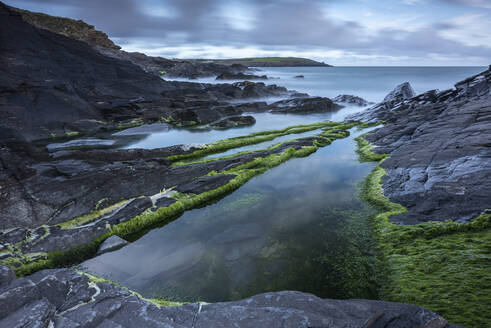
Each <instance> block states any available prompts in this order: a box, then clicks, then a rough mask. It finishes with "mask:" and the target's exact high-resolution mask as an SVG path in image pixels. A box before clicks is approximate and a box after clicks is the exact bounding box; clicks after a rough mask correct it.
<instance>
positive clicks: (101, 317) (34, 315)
mask: <svg viewBox="0 0 491 328" xmlns="http://www.w3.org/2000/svg"><path fill="white" fill-rule="evenodd" d="M0 274H1V280H0V283H1V284H0V326H1V327H64V328H68V327H79V328H82V327H87V328H89V327H168V328H170V327H175V328H179V327H187V328H189V327H196V328H198V327H203V328H205V327H206V328H209V327H216V328H220V327H223V328H225V327H270V328H275V327H295V328H299V327H305V328H307V327H323V328H329V327H332V328H334V327H364V328H375V327H387V328H391V327H394V328H396V327H421V328H445V327H450V326H449V325H448V324H447V321H446V320H445V319H444V318H442V317H440V316H439V315H437V314H435V313H433V312H431V311H428V310H426V309H424V308H421V307H418V306H414V305H406V304H402V303H390V302H381V301H369V300H331V299H321V298H318V297H316V296H314V295H311V294H306V293H301V292H294V291H283V292H276V293H265V294H260V295H256V296H253V297H250V298H247V299H244V300H241V301H235V302H223V303H214V304H206V303H200V304H198V303H193V304H187V305H182V306H167V307H162V306H157V305H155V304H154V303H152V302H150V301H148V300H145V299H142V298H140V297H138V296H137V295H136V294H135V293H132V292H131V291H129V290H127V289H124V288H122V287H119V286H116V285H114V284H112V283H110V282H103V281H101V280H98V279H91V278H89V277H88V276H86V275H82V274H79V273H77V272H74V271H72V270H69V269H55V270H43V271H40V272H37V273H35V274H33V275H31V276H28V277H26V278H18V279H15V276H14V275H13V272H12V271H10V270H9V269H8V268H7V267H4V266H0Z"/></svg>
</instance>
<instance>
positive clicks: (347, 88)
mask: <svg viewBox="0 0 491 328" xmlns="http://www.w3.org/2000/svg"><path fill="white" fill-rule="evenodd" d="M260 69H261V71H260V72H257V73H258V75H263V74H266V75H267V76H268V77H271V78H273V79H270V80H267V81H264V82H265V83H266V84H278V85H281V86H284V87H286V88H288V89H292V90H297V91H299V92H305V93H308V94H309V95H311V96H322V97H329V98H333V97H336V96H337V95H339V94H350V95H355V96H359V97H362V98H365V99H366V100H368V101H372V102H380V101H382V99H384V97H385V95H387V93H389V92H390V91H391V90H392V89H394V87H395V86H396V85H398V84H401V83H403V82H409V83H411V85H412V86H413V88H414V91H415V92H416V94H419V93H423V92H425V91H428V90H432V89H439V90H445V89H449V88H452V87H453V86H454V84H455V83H456V82H459V81H461V80H464V79H466V78H468V77H470V76H471V75H474V74H477V73H479V72H482V71H485V70H486V69H487V67H476V66H474V67H472V66H466V67H455V66H454V67H441V66H440V67H342V66H340V67H261V68H260ZM259 73H260V74H259ZM297 75H303V76H304V78H303V79H299V78H295V76H297ZM274 78H277V79H274ZM198 81H199V82H209V83H216V81H214V79H213V78H207V79H200V80H198Z"/></svg>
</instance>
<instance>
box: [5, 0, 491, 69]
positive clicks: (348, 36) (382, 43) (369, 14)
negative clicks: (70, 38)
mask: <svg viewBox="0 0 491 328" xmlns="http://www.w3.org/2000/svg"><path fill="white" fill-rule="evenodd" d="M4 1H5V2H6V3H7V4H8V5H11V6H14V7H19V8H23V9H27V10H31V11H37V12H44V13H47V14H50V15H56V16H64V17H70V18H75V19H82V20H84V21H85V22H87V23H89V24H92V25H94V26H95V27H96V28H97V29H98V30H102V31H104V32H106V33H107V34H108V35H109V37H110V38H111V39H112V40H113V41H114V42H115V43H116V44H118V45H120V46H121V47H122V48H123V50H126V51H138V52H143V53H146V54H147V55H155V56H162V57H167V58H239V57H258V56H297V57H307V58H312V59H315V60H319V61H324V62H326V63H329V64H332V65H337V66H420V65H421V66H427V65H428V66H433V65H434V66H454V65H455V66H484V65H489V64H491V0H311V1H300V0H4Z"/></svg>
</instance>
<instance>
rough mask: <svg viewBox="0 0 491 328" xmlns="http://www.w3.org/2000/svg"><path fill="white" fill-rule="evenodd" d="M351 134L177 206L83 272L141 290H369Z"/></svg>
mask: <svg viewBox="0 0 491 328" xmlns="http://www.w3.org/2000/svg"><path fill="white" fill-rule="evenodd" d="M360 133H361V132H358V131H355V130H352V136H350V137H348V138H346V139H341V140H337V141H335V142H334V143H333V144H332V145H330V146H328V147H324V148H321V149H319V150H318V151H317V152H316V153H314V154H312V155H310V156H309V157H308V158H299V159H292V160H290V161H288V162H286V163H284V164H282V165H280V166H279V167H276V168H273V169H271V170H269V171H267V172H266V173H264V174H263V175H260V176H258V177H255V178H253V179H252V180H250V181H249V182H248V183H246V184H245V185H244V186H242V187H241V188H240V189H238V190H237V191H235V192H234V193H233V194H231V195H229V196H227V197H225V198H223V199H221V200H219V201H218V202H216V203H214V204H211V205H208V206H206V207H203V208H199V209H195V210H192V211H188V212H186V213H184V214H183V215H182V216H181V217H179V218H178V219H176V220H175V221H173V222H171V223H169V224H167V225H166V226H164V227H160V228H155V229H153V230H151V231H149V232H148V233H147V234H145V235H144V236H143V237H141V238H140V239H138V240H136V241H134V242H133V243H131V244H130V245H128V246H126V247H124V248H122V249H121V250H119V251H115V252H111V253H107V254H104V255H101V256H99V257H96V258H93V259H91V260H88V261H87V262H85V263H83V266H85V267H86V269H87V270H88V271H89V272H92V273H95V274H97V275H100V276H103V277H106V278H109V279H111V280H113V281H116V282H118V283H120V284H122V285H123V286H126V287H128V288H130V289H133V290H135V291H137V292H140V293H141V294H143V295H144V296H146V297H160V298H165V299H168V300H178V301H196V300H204V301H209V302H211V301H225V300H234V299H240V298H243V297H247V296H250V295H253V294H256V293H260V292H266V291H274V290H285V289H293V290H301V291H306V292H312V293H315V294H317V295H319V296H322V297H333V298H348V297H363V298H371V297H375V285H374V283H373V277H374V259H373V254H371V247H370V245H371V240H370V236H369V231H368V224H367V219H368V216H369V213H370V212H371V210H370V209H369V208H367V207H366V205H364V204H363V203H362V202H361V201H360V200H359V199H358V198H357V196H356V195H357V190H358V188H357V186H358V183H359V182H360V181H361V180H362V179H363V178H364V177H365V176H366V175H367V174H368V173H369V172H370V170H371V169H372V168H373V167H374V164H373V163H359V162H358V161H357V155H356V154H355V147H356V145H355V142H354V140H353V138H354V137H355V136H356V135H358V134H360Z"/></svg>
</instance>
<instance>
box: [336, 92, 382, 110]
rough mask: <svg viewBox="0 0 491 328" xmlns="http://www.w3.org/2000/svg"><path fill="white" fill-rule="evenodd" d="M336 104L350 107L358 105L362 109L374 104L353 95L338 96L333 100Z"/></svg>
mask: <svg viewBox="0 0 491 328" xmlns="http://www.w3.org/2000/svg"><path fill="white" fill-rule="evenodd" d="M332 101H334V102H339V103H345V104H350V105H356V106H360V107H365V106H368V105H371V104H373V103H372V102H369V101H366V100H365V99H363V98H361V97H357V96H352V95H338V96H336V97H335V98H333V99H332Z"/></svg>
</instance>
